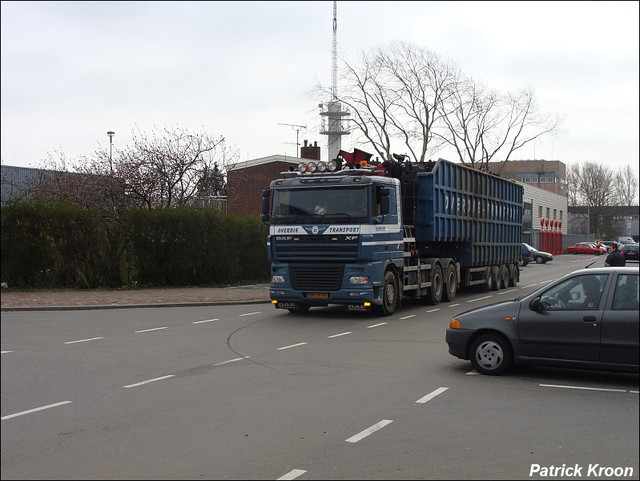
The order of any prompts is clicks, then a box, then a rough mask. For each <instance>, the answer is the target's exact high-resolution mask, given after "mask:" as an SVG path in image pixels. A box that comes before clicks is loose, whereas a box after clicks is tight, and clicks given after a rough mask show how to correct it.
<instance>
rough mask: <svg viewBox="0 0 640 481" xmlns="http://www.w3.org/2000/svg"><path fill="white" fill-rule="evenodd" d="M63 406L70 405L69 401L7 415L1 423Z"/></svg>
mask: <svg viewBox="0 0 640 481" xmlns="http://www.w3.org/2000/svg"><path fill="white" fill-rule="evenodd" d="M65 404H71V401H62V402H59V403H55V404H48V405H46V406H40V407H39V408H33V409H29V410H27V411H22V412H19V413H14V414H7V415H6V416H2V418H0V419H2V420H3V421H4V420H6V419H11V418H17V417H18V416H24V415H25V414H31V413H35V412H38V411H44V410H45V409H51V408H57V407H58V406H63V405H65Z"/></svg>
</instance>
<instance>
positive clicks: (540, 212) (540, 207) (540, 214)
mask: <svg viewBox="0 0 640 481" xmlns="http://www.w3.org/2000/svg"><path fill="white" fill-rule="evenodd" d="M538 217H542V206H541V205H540V206H538Z"/></svg>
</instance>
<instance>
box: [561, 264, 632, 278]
mask: <svg viewBox="0 0 640 481" xmlns="http://www.w3.org/2000/svg"><path fill="white" fill-rule="evenodd" d="M609 272H618V273H623V274H640V269H639V268H638V267H635V266H624V267H622V266H612V267H589V268H584V269H578V270H577V271H573V272H570V273H569V274H567V275H568V276H569V275H573V274H608V273H609Z"/></svg>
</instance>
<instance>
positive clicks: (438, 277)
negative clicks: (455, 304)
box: [427, 265, 444, 305]
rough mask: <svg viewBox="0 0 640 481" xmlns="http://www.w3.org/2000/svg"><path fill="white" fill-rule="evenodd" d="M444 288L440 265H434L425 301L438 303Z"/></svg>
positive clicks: (432, 303) (433, 303)
mask: <svg viewBox="0 0 640 481" xmlns="http://www.w3.org/2000/svg"><path fill="white" fill-rule="evenodd" d="M443 290H444V279H443V278H442V267H440V265H436V266H435V267H434V268H433V272H432V273H431V287H430V288H429V292H428V294H427V303H428V304H431V305H435V304H439V303H440V301H441V300H442V291H443Z"/></svg>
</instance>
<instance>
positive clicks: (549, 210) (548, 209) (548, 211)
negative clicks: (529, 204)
mask: <svg viewBox="0 0 640 481" xmlns="http://www.w3.org/2000/svg"><path fill="white" fill-rule="evenodd" d="M550 212H551V209H550V208H549V207H547V219H548V218H549V213H550Z"/></svg>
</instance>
